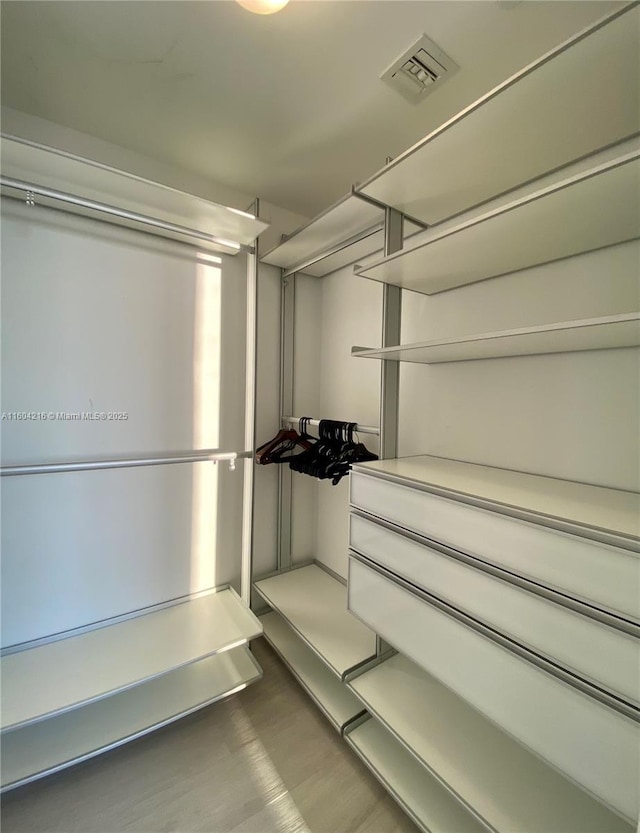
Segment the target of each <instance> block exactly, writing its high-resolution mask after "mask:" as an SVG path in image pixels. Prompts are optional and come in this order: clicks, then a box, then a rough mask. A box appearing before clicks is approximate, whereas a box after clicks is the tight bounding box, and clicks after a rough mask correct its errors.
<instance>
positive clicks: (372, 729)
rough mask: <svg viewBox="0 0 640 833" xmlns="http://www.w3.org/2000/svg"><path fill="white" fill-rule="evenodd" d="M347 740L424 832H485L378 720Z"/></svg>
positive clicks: (358, 728) (364, 726)
mask: <svg viewBox="0 0 640 833" xmlns="http://www.w3.org/2000/svg"><path fill="white" fill-rule="evenodd" d="M345 738H346V740H347V743H348V744H349V745H350V746H351V748H352V749H353V750H354V751H355V752H356V754H357V755H358V757H360V758H361V759H362V761H364V763H365V764H366V765H367V766H368V767H369V769H370V770H371V771H372V772H373V774H374V775H375V776H376V778H377V779H378V780H379V781H380V782H381V783H382V785H383V786H384V787H385V788H386V789H387V790H388V791H389V792H390V793H391V795H392V796H393V798H394V799H395V800H396V801H397V802H398V804H399V805H400V806H401V807H402V809H403V810H404V811H405V812H406V813H407V815H408V816H409V817H410V818H411V819H412V820H413V821H414V822H415V823H416V825H417V826H418V827H419V828H420V830H422V831H424V833H454V831H455V833H480V832H481V831H484V830H485V828H484V827H483V826H482V825H480V824H479V823H478V822H477V821H476V819H474V818H473V817H472V816H471V815H470V814H469V813H467V812H466V811H465V810H464V808H463V807H462V806H461V805H460V803H459V802H458V801H456V800H455V799H454V798H453V797H452V796H451V795H450V793H449V792H447V790H445V789H444V788H443V787H442V786H441V784H439V783H438V782H437V781H436V780H435V779H434V778H433V777H432V776H431V775H430V774H429V773H428V772H427V771H426V770H425V769H424V768H423V767H422V766H421V765H420V764H419V763H418V762H417V761H416V760H415V759H414V758H413V757H412V756H411V755H410V754H409V753H408V752H407V751H406V750H405V749H404V748H403V747H402V746H401V744H400V743H398V741H397V740H395V739H394V738H393V737H392V735H391V734H390V733H389V732H387V731H386V729H384V728H383V727H382V726H381V725H380V724H379V723H378V721H377V720H372V719H370V720H367V721H365V722H364V723H362V724H361V725H360V726H357V727H356V728H355V729H353V730H352V731H350V732H348V734H346V735H345ZM505 833H506V831H505Z"/></svg>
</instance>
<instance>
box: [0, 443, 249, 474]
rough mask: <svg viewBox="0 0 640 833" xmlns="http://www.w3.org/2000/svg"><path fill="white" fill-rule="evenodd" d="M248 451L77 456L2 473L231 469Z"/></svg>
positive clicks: (210, 450)
mask: <svg viewBox="0 0 640 833" xmlns="http://www.w3.org/2000/svg"><path fill="white" fill-rule="evenodd" d="M252 456H253V455H252V453H251V452H249V451H241V452H236V451H216V449H214V448H205V449H202V450H201V451H184V452H177V453H176V454H171V455H165V456H164V457H159V456H149V457H118V458H115V459H113V460H77V461H75V462H70V463H39V464H34V465H27V466H2V468H0V475H1V476H2V477H11V476H14V475H19V474H56V473H60V472H69V471H93V470H95V469H125V468H138V467H142V466H163V465H170V464H172V463H200V462H210V463H224V462H226V463H229V469H230V471H233V470H234V469H235V464H236V460H238V459H239V458H241V457H252Z"/></svg>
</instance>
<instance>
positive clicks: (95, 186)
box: [1, 136, 269, 255]
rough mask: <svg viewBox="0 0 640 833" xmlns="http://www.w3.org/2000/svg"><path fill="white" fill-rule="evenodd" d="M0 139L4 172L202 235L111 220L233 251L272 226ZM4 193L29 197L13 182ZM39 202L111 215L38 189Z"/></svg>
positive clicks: (72, 158) (200, 245)
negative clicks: (12, 187)
mask: <svg viewBox="0 0 640 833" xmlns="http://www.w3.org/2000/svg"><path fill="white" fill-rule="evenodd" d="M1 144H2V176H3V177H8V178H10V179H12V180H16V181H20V182H26V183H30V184H32V185H36V186H41V187H43V188H46V189H51V190H54V191H60V192H63V193H65V194H71V195H72V196H75V197H79V198H81V199H82V200H85V201H87V200H89V201H95V202H98V203H104V204H106V205H108V206H112V207H115V208H117V209H120V210H122V211H124V212H132V213H134V214H140V215H143V216H145V217H152V218H154V219H157V220H160V221H163V222H164V223H168V224H173V225H175V226H177V227H181V228H184V229H187V230H191V231H194V232H196V235H199V236H194V235H191V234H185V233H180V232H179V231H174V232H171V231H170V230H168V229H167V228H164V229H163V228H160V227H159V226H153V225H150V224H147V223H136V222H135V221H133V220H132V219H131V218H128V219H127V218H126V217H122V218H118V217H117V216H114V215H109V217H108V219H109V221H110V222H112V223H116V224H118V225H126V226H129V227H132V228H138V229H141V230H143V231H150V230H153V233H155V234H159V235H161V236H163V237H169V238H172V239H176V240H180V241H181V242H187V243H190V244H191V245H197V246H198V248H202V249H205V250H208V251H217V252H224V253H226V254H232V255H233V254H237V253H238V251H239V250H240V248H241V247H242V246H248V245H251V244H252V243H253V241H254V240H255V239H256V237H257V236H258V235H259V234H260V233H261V232H263V231H264V230H265V229H266V228H267V227H268V225H269V224H268V223H266V222H264V221H262V220H260V219H258V218H257V217H255V216H254V215H253V214H250V213H248V212H246V211H240V210H238V209H236V208H229V207H227V206H224V205H219V204H217V203H213V202H209V201H208V200H204V199H202V198H201V197H195V196H193V195H191V194H187V193H184V192H183V191H177V190H176V189H175V188H169V187H167V186H165V185H159V184H158V183H155V182H150V181H149V180H146V179H142V178H140V177H137V176H133V175H132V174H127V173H123V172H122V171H118V170H115V169H114V168H110V167H108V166H106V165H100V164H98V163H96V162H92V161H90V160H87V159H81V158H80V157H77V156H72V155H70V154H67V153H63V152H62V151H58V150H54V149H52V148H46V147H43V146H41V145H36V144H33V143H30V142H25V141H22V140H20V139H14V138H12V137H9V136H3V137H2V142H1ZM2 193H3V194H6V195H8V196H18V197H19V198H21V199H24V193H23V192H22V191H16V190H15V189H11V188H9V187H3V190H2ZM35 204H36V205H47V206H53V207H59V208H60V207H61V208H63V209H64V210H65V211H69V212H71V213H75V214H82V215H85V216H90V217H100V218H102V219H104V217H106V216H107V215H106V214H103V213H102V212H100V211H96V210H92V209H90V208H89V207H88V206H86V205H82V204H80V203H75V204H74V203H72V202H61V201H60V200H57V199H52V198H49V197H47V196H46V195H44V194H42V195H39V194H37V193H36V196H35ZM209 238H215V239H209Z"/></svg>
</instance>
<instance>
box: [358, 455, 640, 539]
mask: <svg viewBox="0 0 640 833" xmlns="http://www.w3.org/2000/svg"><path fill="white" fill-rule="evenodd" d="M354 469H356V470H357V471H359V472H362V473H363V474H370V475H374V476H379V477H383V478H389V479H392V480H394V481H397V482H399V483H402V482H403V481H408V482H409V483H410V484H411V485H413V486H418V488H422V489H424V490H425V491H428V492H433V493H434V494H438V495H442V496H444V497H447V496H449V495H450V496H451V497H452V498H454V499H456V500H460V499H462V500H467V502H470V503H472V504H475V505H479V506H483V507H485V508H488V509H491V510H493V511H497V512H501V511H502V512H504V511H507V512H508V513H509V514H511V513H512V512H515V513H516V514H522V516H523V517H525V518H527V517H531V518H532V519H536V518H538V519H540V520H542V521H543V522H544V521H545V520H547V519H549V520H557V521H559V522H561V523H562V524H563V525H564V526H566V527H567V529H568V531H571V530H572V529H573V528H575V530H576V532H577V533H578V534H583V533H584V531H586V530H591V529H593V530H602V531H604V532H607V533H609V534H610V535H611V537H612V539H615V541H614V543H619V544H626V546H627V547H628V548H629V549H632V550H635V551H637V552H638V551H640V540H639V538H640V494H638V493H637V492H625V491H621V490H618V489H607V488H604V487H602V486H591V485H589V484H585V483H574V482H572V481H569V480H559V479H557V478H554V477H544V476H541V475H537V474H525V473H523V472H517V471H509V470H507V469H498V468H493V467H492V466H482V465H479V464H477V463H465V462H462V461H459V460H447V459H444V458H441V457H432V456H429V455H419V456H416V457H400V458H396V459H392V460H374V461H373V462H371V463H358V464H356V465H355V466H354Z"/></svg>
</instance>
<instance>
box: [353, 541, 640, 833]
mask: <svg viewBox="0 0 640 833" xmlns="http://www.w3.org/2000/svg"><path fill="white" fill-rule="evenodd" d="M349 609H350V610H351V611H352V612H353V613H354V614H355V615H356V616H358V618H359V619H361V620H362V621H363V622H364V623H365V624H366V625H368V626H369V627H371V628H372V629H373V630H375V631H376V632H377V633H379V634H380V635H381V636H382V637H384V639H386V640H387V641H388V642H389V643H390V644H391V645H392V646H393V647H395V648H396V649H397V650H398V651H399V652H400V653H402V654H404V655H405V656H407V657H408V658H409V659H411V660H413V661H414V662H415V663H416V664H417V665H419V666H420V667H422V668H423V669H425V670H426V671H427V672H428V673H430V674H432V675H433V676H434V677H435V678H436V679H438V680H440V681H441V682H442V683H443V684H444V685H445V686H447V687H448V688H450V689H451V690H453V691H454V692H455V693H456V694H458V695H459V696H460V697H462V698H463V699H464V700H466V701H467V702H468V703H469V704H470V705H472V706H473V707H474V708H476V709H477V710H478V711H479V712H481V713H482V714H484V715H485V716H486V717H487V718H489V720H491V721H493V722H494V723H495V724H496V725H498V726H499V727H501V728H502V729H504V730H505V731H506V732H507V733H509V734H510V735H512V736H513V737H514V738H515V739H517V740H518V741H520V742H521V743H523V744H524V745H525V746H527V747H528V748H529V749H531V750H532V751H534V752H535V753H536V754H538V755H539V756H540V757H541V758H542V759H543V760H546V761H548V762H549V763H550V764H552V765H553V766H554V767H555V768H557V769H558V770H559V771H560V772H562V773H564V774H565V775H567V776H568V777H569V778H571V779H572V780H573V781H575V782H576V783H577V784H578V785H580V786H582V787H583V788H584V789H586V790H587V791H588V792H591V793H592V794H593V795H594V796H595V797H596V798H598V799H600V800H601V801H603V802H604V803H605V804H607V805H608V806H609V807H611V808H612V809H614V810H616V811H617V812H618V813H620V814H621V815H622V816H623V817H625V818H626V819H628V820H629V821H632V822H633V823H635V821H636V819H637V818H638V791H639V787H638V783H639V776H640V772H639V760H638V759H639V756H638V750H639V749H640V731H639V727H638V724H637V723H636V722H635V721H634V720H633V719H631V718H630V717H628V716H626V715H624V714H621V713H620V712H618V711H616V710H614V709H612V708H610V707H609V706H607V705H605V704H604V703H602V702H600V701H598V700H597V699H595V698H593V697H590V696H589V695H587V694H586V693H585V692H583V691H580V690H578V689H577V688H574V687H573V686H571V685H569V684H568V683H566V682H564V681H563V680H561V679H558V678H556V677H555V676H553V675H552V674H550V673H548V672H547V671H545V670H543V669H541V668H540V667H537V666H536V665H534V664H533V663H532V662H529V661H527V660H525V659H523V658H522V657H521V656H518V655H517V654H515V653H513V652H511V651H510V650H508V649H507V648H505V647H504V646H503V645H502V644H499V643H498V642H496V641H494V640H493V639H491V638H489V637H488V636H487V635H486V634H484V633H481V632H479V631H478V630H476V629H475V628H474V627H472V626H471V624H470V623H469V622H463V621H461V620H460V619H459V618H456V617H455V616H454V615H452V614H451V612H450V611H448V612H445V611H444V610H443V609H442V608H441V607H438V606H437V605H436V604H434V603H433V602H432V601H428V600H427V599H426V598H424V597H422V596H420V595H418V592H417V591H415V590H411V589H410V588H408V587H406V586H402V585H401V584H400V583H398V581H395V580H392V578H390V577H389V576H388V575H384V574H382V572H381V571H380V570H379V569H373V568H372V567H371V566H370V565H366V564H364V563H362V562H361V561H360V560H359V559H358V558H357V557H351V558H350V560H349Z"/></svg>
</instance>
